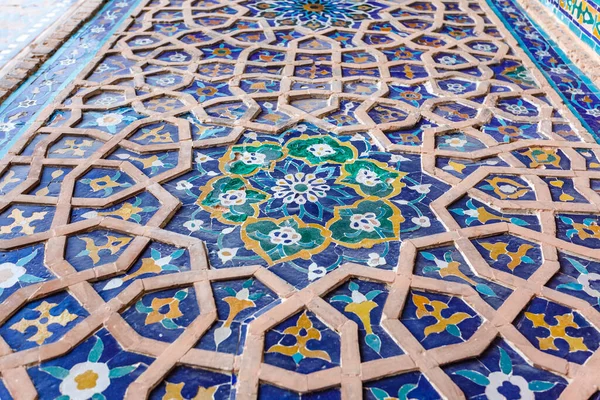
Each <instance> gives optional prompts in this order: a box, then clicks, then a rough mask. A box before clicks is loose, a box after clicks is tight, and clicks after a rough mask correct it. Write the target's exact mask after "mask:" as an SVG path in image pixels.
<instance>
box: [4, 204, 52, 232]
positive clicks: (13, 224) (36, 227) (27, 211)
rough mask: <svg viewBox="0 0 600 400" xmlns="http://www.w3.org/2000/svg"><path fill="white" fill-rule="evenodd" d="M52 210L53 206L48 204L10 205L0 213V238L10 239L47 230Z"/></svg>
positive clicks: (50, 221) (50, 222)
mask: <svg viewBox="0 0 600 400" xmlns="http://www.w3.org/2000/svg"><path fill="white" fill-rule="evenodd" d="M54 211H55V209H54V207H50V206H33V205H25V204H15V205H11V206H10V207H9V208H8V209H6V211H4V212H2V213H1V214H0V239H12V238H16V237H21V236H26V235H32V234H34V233H40V232H44V231H47V230H49V229H50V225H51V224H52V219H53V218H54Z"/></svg>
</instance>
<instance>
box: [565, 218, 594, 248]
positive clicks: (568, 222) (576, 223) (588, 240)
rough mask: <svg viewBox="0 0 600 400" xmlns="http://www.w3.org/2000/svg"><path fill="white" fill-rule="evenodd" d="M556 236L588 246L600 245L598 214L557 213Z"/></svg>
mask: <svg viewBox="0 0 600 400" xmlns="http://www.w3.org/2000/svg"><path fill="white" fill-rule="evenodd" d="M555 220H556V231H557V233H556V236H557V237H558V238H559V239H563V240H566V241H567V242H571V243H575V244H578V245H581V246H586V247H590V248H598V247H599V246H600V226H599V225H598V223H599V221H598V216H596V215H580V214H557V215H556V217H555Z"/></svg>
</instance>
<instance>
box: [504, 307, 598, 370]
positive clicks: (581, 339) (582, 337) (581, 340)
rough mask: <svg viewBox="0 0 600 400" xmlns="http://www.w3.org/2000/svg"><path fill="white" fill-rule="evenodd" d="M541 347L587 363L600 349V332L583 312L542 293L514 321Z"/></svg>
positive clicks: (572, 360)
mask: <svg viewBox="0 0 600 400" xmlns="http://www.w3.org/2000/svg"><path fill="white" fill-rule="evenodd" d="M513 324H514V325H515V326H516V327H517V329H518V330H519V332H521V334H523V335H524V336H525V337H526V338H527V340H529V342H530V343H531V344H532V345H533V346H535V347H536V348H538V349H540V350H541V351H543V352H545V353H548V354H552V355H553V356H557V357H560V358H563V359H565V360H567V361H569V362H574V363H577V364H583V363H584V362H585V361H586V360H587V359H588V358H589V357H590V356H591V355H592V354H593V353H594V351H596V350H597V349H598V345H599V340H600V333H599V332H598V330H597V329H596V328H595V327H593V326H592V325H591V324H590V323H589V322H588V321H587V320H586V319H585V318H584V317H583V316H582V315H581V314H580V313H578V312H576V311H574V310H572V309H570V308H568V307H565V306H562V305H560V304H557V303H555V302H552V301H549V300H545V299H542V298H539V297H536V298H534V299H533V300H532V301H531V302H530V303H529V305H528V306H527V307H526V308H525V311H523V313H521V315H520V316H519V317H517V319H516V320H515V321H514V322H513Z"/></svg>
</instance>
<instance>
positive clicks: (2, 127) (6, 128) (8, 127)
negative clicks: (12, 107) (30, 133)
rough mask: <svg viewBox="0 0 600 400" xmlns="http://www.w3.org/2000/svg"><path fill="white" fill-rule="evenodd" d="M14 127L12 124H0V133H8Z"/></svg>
mask: <svg viewBox="0 0 600 400" xmlns="http://www.w3.org/2000/svg"><path fill="white" fill-rule="evenodd" d="M16 127H17V126H16V125H15V123H14V122H2V123H0V132H10V131H12V130H13V129H15V128H16Z"/></svg>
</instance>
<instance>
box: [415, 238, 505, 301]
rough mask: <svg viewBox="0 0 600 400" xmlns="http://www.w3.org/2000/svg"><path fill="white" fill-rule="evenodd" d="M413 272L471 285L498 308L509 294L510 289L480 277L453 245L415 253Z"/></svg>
mask: <svg viewBox="0 0 600 400" xmlns="http://www.w3.org/2000/svg"><path fill="white" fill-rule="evenodd" d="M413 273H414V274H417V275H420V276H425V277H428V278H435V279H441V280H445V281H449V282H457V283H462V284H466V285H469V286H471V287H472V288H474V289H475V290H476V291H477V292H478V294H479V296H481V298H482V299H483V300H484V301H485V302H486V303H488V304H489V305H491V306H492V307H494V308H495V309H498V308H499V307H500V306H501V305H502V304H503V303H504V301H505V300H506V299H507V298H508V296H510V294H511V293H512V290H511V289H509V288H507V287H505V286H502V285H500V284H498V283H495V282H492V281H489V280H487V279H484V278H482V277H481V276H480V275H479V274H477V273H476V272H475V271H473V269H472V267H471V266H470V265H469V264H468V263H467V262H466V261H465V259H464V258H463V256H462V254H461V253H460V252H459V251H458V250H457V249H456V248H455V247H454V246H443V247H436V248H432V249H427V250H422V251H420V252H419V253H418V254H417V259H416V262H415V269H414V271H413Z"/></svg>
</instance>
